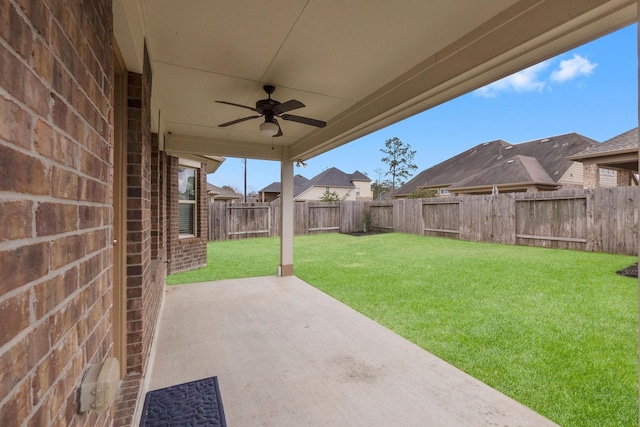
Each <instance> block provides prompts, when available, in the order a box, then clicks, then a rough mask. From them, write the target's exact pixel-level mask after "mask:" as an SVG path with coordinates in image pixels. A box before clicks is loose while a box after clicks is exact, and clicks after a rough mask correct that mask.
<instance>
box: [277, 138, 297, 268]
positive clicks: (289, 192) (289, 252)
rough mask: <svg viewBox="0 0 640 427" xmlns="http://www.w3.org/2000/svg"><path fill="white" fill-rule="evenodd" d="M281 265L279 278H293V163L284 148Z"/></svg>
mask: <svg viewBox="0 0 640 427" xmlns="http://www.w3.org/2000/svg"><path fill="white" fill-rule="evenodd" d="M280 182H281V183H282V188H281V191H280V265H279V267H278V276H293V212H294V201H293V161H292V160H291V159H290V158H289V148H288V147H286V146H285V147H283V149H282V161H281V164H280Z"/></svg>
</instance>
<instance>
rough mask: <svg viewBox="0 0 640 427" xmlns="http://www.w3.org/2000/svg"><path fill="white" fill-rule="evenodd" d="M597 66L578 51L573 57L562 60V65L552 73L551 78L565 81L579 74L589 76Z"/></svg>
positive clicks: (555, 80)
mask: <svg viewBox="0 0 640 427" xmlns="http://www.w3.org/2000/svg"><path fill="white" fill-rule="evenodd" d="M597 66H598V64H595V63H593V62H591V61H589V60H588V59H586V58H584V57H582V56H580V55H578V54H577V53H576V54H574V55H573V58H571V59H565V60H562V61H560V67H558V69H557V70H555V71H553V72H552V73H551V80H553V81H554V82H558V83H564V82H566V81H568V80H572V79H575V78H576V77H579V76H588V75H589V74H591V73H592V72H593V70H594V68H596V67H597Z"/></svg>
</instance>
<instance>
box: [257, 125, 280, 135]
mask: <svg viewBox="0 0 640 427" xmlns="http://www.w3.org/2000/svg"><path fill="white" fill-rule="evenodd" d="M279 131H280V127H279V126H278V125H277V124H275V123H273V122H264V123H260V133H261V134H263V135H266V136H274V135H276V134H277V133H278V132H279Z"/></svg>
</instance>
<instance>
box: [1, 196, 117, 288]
mask: <svg viewBox="0 0 640 427" xmlns="http://www.w3.org/2000/svg"><path fill="white" fill-rule="evenodd" d="M71 205H73V204H71ZM112 227H113V226H112V225H101V226H99V227H89V228H83V229H77V230H73V231H66V232H64V233H59V234H50V235H47V236H35V237H27V238H24V239H19V240H9V241H6V242H1V243H0V252H3V251H11V250H14V249H19V248H21V247H24V246H32V245H37V244H40V243H53V242H54V241H55V240H58V239H60V238H65V237H72V236H86V235H87V234H88V233H89V232H92V231H99V230H107V231H108V230H111V229H112ZM25 243H28V245H25ZM107 243H109V242H107ZM108 249H109V246H108V244H107V246H106V247H103V248H102V249H99V250H96V251H94V252H90V253H87V254H85V256H88V255H91V254H97V253H100V252H101V251H104V250H108ZM83 258H84V257H83ZM76 261H78V260H76ZM76 261H72V262H71V263H69V264H65V266H70V265H73V264H74V263H75V262H76ZM58 270H60V269H57V270H49V269H48V268H47V271H58ZM36 280H40V278H38V279H36ZM29 283H33V281H32V282H29Z"/></svg>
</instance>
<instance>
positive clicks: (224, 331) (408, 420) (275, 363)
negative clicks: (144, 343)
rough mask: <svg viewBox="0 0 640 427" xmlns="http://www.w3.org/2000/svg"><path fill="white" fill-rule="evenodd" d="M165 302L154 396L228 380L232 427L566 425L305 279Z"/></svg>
mask: <svg viewBox="0 0 640 427" xmlns="http://www.w3.org/2000/svg"><path fill="white" fill-rule="evenodd" d="M166 292H167V294H166V295H165V301H164V305H163V308H162V312H161V317H160V323H159V325H158V330H157V334H156V337H155V341H154V344H153V348H152V355H151V360H150V370H149V376H148V377H147V379H146V381H145V384H144V390H143V396H144V393H146V391H148V390H155V389H158V388H162V387H167V386H170V385H175V384H180V383H184V382H188V381H193V380H196V379H200V378H206V377H211V376H217V377H218V380H219V383H220V392H221V395H222V401H223V404H224V411H225V415H226V419H227V424H228V425H229V426H373V425H375V426H384V425H389V426H536V427H540V426H546V425H556V424H554V423H552V422H551V421H549V420H547V419H546V418H544V417H542V416H541V415H539V414H537V413H535V412H534V411H532V410H531V409H529V408H527V407H525V406H523V405H521V404H519V403H518V402H516V401H514V400H512V399H510V398H508V397H507V396H505V395H503V394H502V393H500V392H498V391H496V390H494V389H492V388H491V387H489V386H487V385H485V384H484V383H482V382H480V381H478V380H476V379H474V378H472V377H470V376H469V375H467V374H465V373H463V372H462V371H460V370H458V369H456V368H454V367H453V366H451V365H449V364H448V363H446V362H444V361H442V360H441V359H439V358H437V357H435V356H434V355H432V354H430V353H428V352H427V351H425V350H423V349H421V348H420V347H418V346H416V345H414V344H413V343H411V342H409V341H407V340H405V339H404V338H402V337H400V336H399V335H397V334H395V333H394V332H392V331H390V330H388V329H386V328H384V327H382V326H380V325H379V324H377V323H375V322H374V321H372V320H370V319H369V318H367V317H365V316H363V315H361V314H360V313H358V312H356V311H354V310H352V309H351V308H349V307H348V306H346V305H344V304H342V303H340V302H339V301H337V300H335V299H333V298H331V297H330V296H328V295H326V294H324V293H322V292H321V291H319V290H317V289H315V288H314V287H312V286H310V285H309V284H307V283H305V282H304V281H302V280H300V279H298V278H296V277H291V276H290V277H275V276H273V277H257V278H248V279H240V280H223V281H216V282H206V283H198V284H189V285H182V286H173V287H167V291H166ZM141 406H142V402H140V403H139V405H138V409H137V419H138V420H139V417H140V407H141ZM138 422H139V421H138ZM135 425H138V424H137V423H136V424H135Z"/></svg>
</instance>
